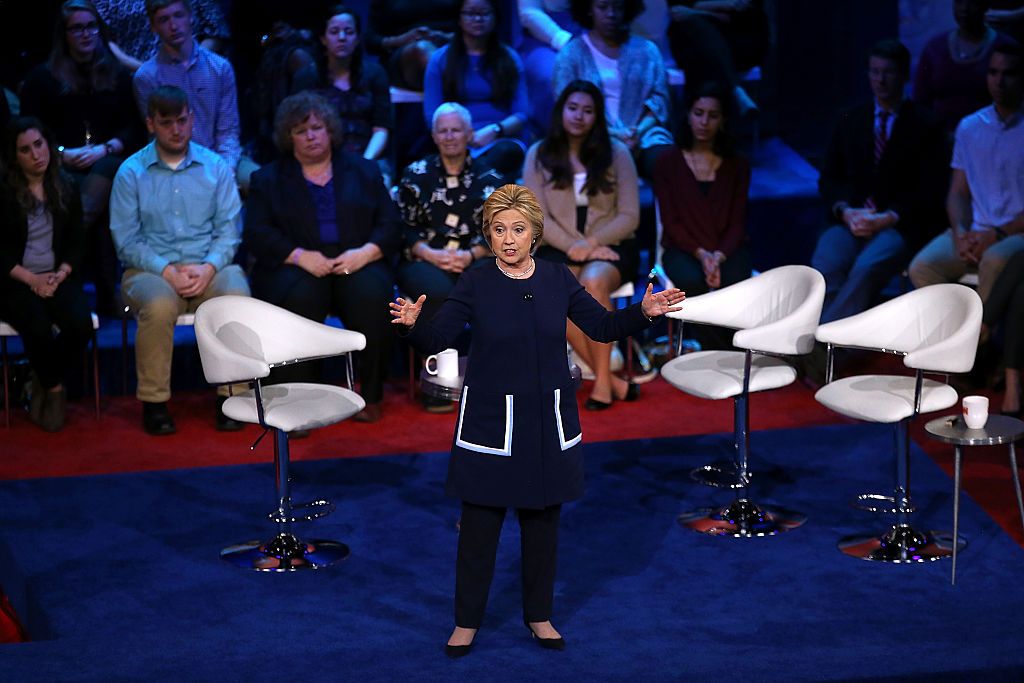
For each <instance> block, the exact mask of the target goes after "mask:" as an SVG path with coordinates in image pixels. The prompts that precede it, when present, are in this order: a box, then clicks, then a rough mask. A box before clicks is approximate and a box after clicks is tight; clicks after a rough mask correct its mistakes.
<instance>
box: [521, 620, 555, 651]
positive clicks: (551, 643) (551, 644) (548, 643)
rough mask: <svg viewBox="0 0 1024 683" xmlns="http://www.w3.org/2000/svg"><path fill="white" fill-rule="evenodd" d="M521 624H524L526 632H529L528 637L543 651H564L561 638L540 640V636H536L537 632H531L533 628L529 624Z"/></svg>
mask: <svg viewBox="0 0 1024 683" xmlns="http://www.w3.org/2000/svg"><path fill="white" fill-rule="evenodd" d="M523 623H524V624H526V630H528V631H529V632H530V635H531V636H533V641H534V642H535V643H537V644H538V645H540V646H541V647H542V648H544V649H545V650H564V649H565V638H561V637H559V638H541V637H540V636H538V635H537V632H536V631H534V630H533V627H532V626H530V624H529V623H528V622H523Z"/></svg>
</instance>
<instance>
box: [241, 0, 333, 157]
mask: <svg viewBox="0 0 1024 683" xmlns="http://www.w3.org/2000/svg"><path fill="white" fill-rule="evenodd" d="M261 8H262V9H263V10H264V13H263V14H262V18H263V21H265V22H266V23H264V24H263V26H265V27H266V32H265V33H263V34H262V37H263V40H262V41H261V47H262V52H261V54H260V57H259V64H258V65H257V66H256V69H255V74H254V75H253V77H251V79H250V84H249V86H248V87H249V92H251V93H252V98H251V99H252V100H253V102H252V104H251V108H250V109H248V110H246V109H245V108H244V107H243V108H242V112H241V113H242V115H243V116H242V118H243V131H244V130H245V129H246V128H247V126H249V124H250V123H252V119H251V118H246V116H247V115H249V116H252V115H254V116H255V122H254V127H255V135H254V137H255V140H254V141H253V143H252V149H253V156H254V159H255V160H256V161H257V162H258V163H261V164H266V163H270V162H271V161H273V160H274V159H276V158H277V145H275V144H274V115H275V114H276V113H277V107H278V106H279V105H280V104H281V102H282V101H284V98H286V97H288V96H289V95H294V94H295V93H297V92H301V91H303V90H312V89H315V88H317V87H318V86H319V84H320V72H319V70H318V69H317V59H316V54H317V50H316V46H315V45H314V43H313V41H312V40H311V38H310V36H309V35H307V34H308V33H310V32H308V31H304V30H300V29H299V28H297V27H296V26H295V25H293V24H292V21H294V20H293V19H292V17H291V15H292V14H295V13H294V12H292V11H290V10H289V8H288V7H287V6H285V7H282V6H279V5H277V4H276V3H273V2H271V1H270V0H266V1H265V2H263V3H262V4H261ZM254 21H259V17H258V18H256V19H254ZM239 75H242V72H241V70H240V71H239ZM242 103H244V99H243V102H242ZM242 103H240V104H242Z"/></svg>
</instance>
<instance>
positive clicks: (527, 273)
mask: <svg viewBox="0 0 1024 683" xmlns="http://www.w3.org/2000/svg"><path fill="white" fill-rule="evenodd" d="M498 263H499V261H498V259H495V260H494V265H496V266H498V270H500V271H501V274H502V275H504V276H505V277H510V278H512V279H513V280H522V279H523V278H525V277H529V276H530V273H532V272H533V267H534V266H535V265H536V261H534V260H533V257H532V256H531V257H530V266H529V267H528V268H527V269H526V270H524V271H523V272H521V273H519V275H514V274H512V273H510V272H508V271H507V270H505V269H504V268H502V267H501V266H499V265H498Z"/></svg>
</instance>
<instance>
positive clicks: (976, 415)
mask: <svg viewBox="0 0 1024 683" xmlns="http://www.w3.org/2000/svg"><path fill="white" fill-rule="evenodd" d="M964 422H965V423H966V424H967V428H968V429H981V428H982V427H984V426H985V423H986V422H988V398H987V397H985V396H964Z"/></svg>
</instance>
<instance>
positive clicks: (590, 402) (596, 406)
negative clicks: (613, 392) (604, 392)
mask: <svg viewBox="0 0 1024 683" xmlns="http://www.w3.org/2000/svg"><path fill="white" fill-rule="evenodd" d="M611 407H612V402H611V401H608V403H605V402H604V401H598V400H597V399H596V398H588V399H587V400H586V401H584V402H583V408H584V409H585V410H608V409H609V408H611Z"/></svg>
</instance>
